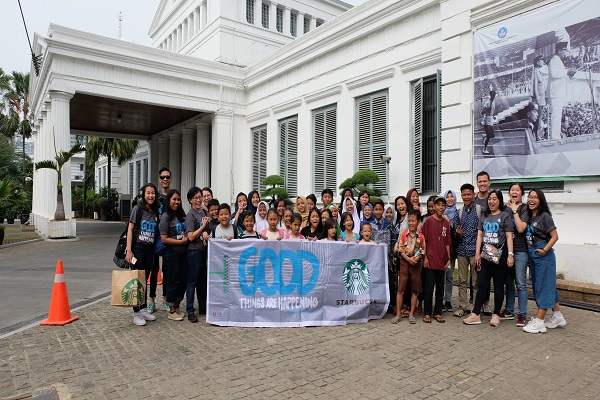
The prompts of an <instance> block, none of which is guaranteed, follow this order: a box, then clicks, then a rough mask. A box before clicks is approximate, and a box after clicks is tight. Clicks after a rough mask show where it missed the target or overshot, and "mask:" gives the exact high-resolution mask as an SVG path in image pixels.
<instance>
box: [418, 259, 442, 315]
mask: <svg viewBox="0 0 600 400" xmlns="http://www.w3.org/2000/svg"><path fill="white" fill-rule="evenodd" d="M423 271H424V277H425V282H424V283H423V286H424V288H425V291H424V293H423V315H429V316H431V315H432V314H431V312H432V308H433V315H438V314H442V305H443V302H444V286H445V284H446V271H444V270H441V269H431V268H423ZM434 288H435V306H433V304H432V303H433V289H434Z"/></svg>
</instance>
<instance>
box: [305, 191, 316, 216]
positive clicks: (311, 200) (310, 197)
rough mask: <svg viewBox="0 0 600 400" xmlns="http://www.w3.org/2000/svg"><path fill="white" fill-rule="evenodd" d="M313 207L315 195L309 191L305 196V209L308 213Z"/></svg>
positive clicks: (314, 206)
mask: <svg viewBox="0 0 600 400" xmlns="http://www.w3.org/2000/svg"><path fill="white" fill-rule="evenodd" d="M315 208H317V196H315V195H314V194H312V193H311V194H309V195H308V196H306V210H307V211H308V212H309V213H310V212H311V211H312V210H314V209H315Z"/></svg>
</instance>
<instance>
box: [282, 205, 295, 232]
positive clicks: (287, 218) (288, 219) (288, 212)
mask: <svg viewBox="0 0 600 400" xmlns="http://www.w3.org/2000/svg"><path fill="white" fill-rule="evenodd" d="M293 215H294V212H293V211H292V209H291V208H289V207H286V208H285V211H284V212H283V226H284V227H285V231H286V232H287V231H289V230H290V228H291V226H292V218H293Z"/></svg>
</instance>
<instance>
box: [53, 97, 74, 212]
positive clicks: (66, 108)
mask: <svg viewBox="0 0 600 400" xmlns="http://www.w3.org/2000/svg"><path fill="white" fill-rule="evenodd" d="M72 97H73V94H72V93H66V92H60V91H54V90H52V91H50V101H51V102H52V116H51V121H52V133H53V136H54V141H55V143H56V151H57V152H61V151H68V150H69V149H70V148H71V121H70V101H71V98H72ZM61 179H62V186H63V189H62V192H63V204H64V207H65V218H66V219H71V211H72V207H71V162H70V161H69V162H67V163H66V164H65V165H64V166H63V169H62V173H61ZM55 190H56V189H55ZM50 201H52V200H50ZM54 207H56V198H54Z"/></svg>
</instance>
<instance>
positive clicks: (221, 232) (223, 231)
mask: <svg viewBox="0 0 600 400" xmlns="http://www.w3.org/2000/svg"><path fill="white" fill-rule="evenodd" d="M213 237H214V238H215V239H229V238H233V237H235V236H234V232H233V224H229V225H228V226H227V228H223V225H221V224H219V225H217V227H216V228H215V230H214V232H213Z"/></svg>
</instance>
